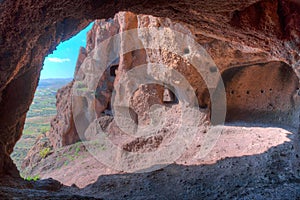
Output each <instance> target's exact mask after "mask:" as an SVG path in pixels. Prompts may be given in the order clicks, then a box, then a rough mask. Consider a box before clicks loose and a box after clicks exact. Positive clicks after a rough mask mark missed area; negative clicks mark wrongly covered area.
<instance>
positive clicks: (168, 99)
mask: <svg viewBox="0 0 300 200" xmlns="http://www.w3.org/2000/svg"><path fill="white" fill-rule="evenodd" d="M163 102H164V103H168V104H172V103H173V104H175V103H178V99H177V97H176V95H175V94H174V93H173V92H172V91H171V90H170V89H168V88H165V89H164V96H163Z"/></svg>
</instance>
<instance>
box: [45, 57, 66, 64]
mask: <svg viewBox="0 0 300 200" xmlns="http://www.w3.org/2000/svg"><path fill="white" fill-rule="evenodd" d="M47 60H48V61H49V62H54V63H64V62H70V61H71V60H70V58H47Z"/></svg>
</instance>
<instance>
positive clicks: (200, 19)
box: [0, 0, 300, 198]
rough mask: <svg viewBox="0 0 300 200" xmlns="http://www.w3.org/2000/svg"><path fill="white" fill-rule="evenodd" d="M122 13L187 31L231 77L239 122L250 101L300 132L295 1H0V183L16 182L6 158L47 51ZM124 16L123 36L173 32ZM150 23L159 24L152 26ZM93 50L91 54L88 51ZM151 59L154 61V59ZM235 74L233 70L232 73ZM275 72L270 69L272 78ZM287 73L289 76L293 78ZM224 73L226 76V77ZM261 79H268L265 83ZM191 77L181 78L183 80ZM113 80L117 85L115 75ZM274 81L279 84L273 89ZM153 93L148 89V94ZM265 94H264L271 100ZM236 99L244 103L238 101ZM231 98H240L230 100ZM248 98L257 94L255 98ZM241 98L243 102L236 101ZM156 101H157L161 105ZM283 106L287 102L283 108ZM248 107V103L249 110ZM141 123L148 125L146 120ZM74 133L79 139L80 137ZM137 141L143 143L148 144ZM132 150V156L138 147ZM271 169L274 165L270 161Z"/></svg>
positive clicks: (124, 62) (127, 63)
mask: <svg viewBox="0 0 300 200" xmlns="http://www.w3.org/2000/svg"><path fill="white" fill-rule="evenodd" d="M120 10H128V11H132V12H135V13H139V14H152V15H155V16H159V17H169V18H170V19H172V20H174V21H179V22H181V23H183V24H185V26H186V27H188V28H189V30H190V32H191V33H190V34H191V35H194V36H195V37H196V39H197V41H198V42H199V43H200V44H201V45H202V46H204V48H205V49H206V50H207V51H208V52H209V54H210V55H211V56H212V58H213V60H214V62H215V63H216V65H217V66H218V68H219V70H220V71H221V72H222V74H223V76H224V77H226V78H228V77H229V78H228V79H227V82H226V86H228V87H230V88H227V91H228V92H229V93H228V92H227V94H226V95H227V96H228V97H229V100H230V101H229V103H228V106H230V107H234V108H235V107H236V106H237V107H238V110H237V111H238V115H237V116H241V114H240V113H244V112H245V110H244V109H245V108H244V107H243V105H245V104H246V103H247V101H248V100H249V99H255V103H253V104H251V106H249V107H247V111H248V110H250V112H251V113H252V111H255V112H256V111H257V107H256V106H255V105H258V108H259V109H263V110H264V111H267V112H269V111H270V113H273V112H275V111H276V109H278V110H279V109H285V110H284V112H283V113H276V116H280V117H281V118H285V117H286V116H287V115H288V116H292V118H291V120H289V121H288V123H289V124H290V122H292V123H291V124H292V125H294V124H295V123H297V126H298V125H299V122H298V121H297V119H296V117H297V116H296V115H297V113H296V114H295V113H294V111H297V110H296V109H295V108H296V107H295V106H294V105H295V102H297V99H294V98H297V97H296V96H297V95H296V94H297V92H296V91H295V90H297V87H298V86H297V81H298V77H299V63H300V61H299V60H300V59H299V55H300V51H299V47H300V41H299V35H300V33H299V32H300V23H299V19H300V17H299V15H300V14H299V10H300V5H299V2H298V1H295V0H277V1H271V0H264V1H259V0H249V1H239V2H236V1H227V2H226V3H225V2H219V1H214V2H212V1H195V0H187V1H164V0H163V1H159V2H157V1H151V2H149V1H143V0H137V1H129V0H128V1H126V0H125V1H105V2H104V1H96V0H92V1H69V0H66V1H59V2H58V1H54V0H51V1H39V2H31V1H9V0H4V1H0V19H1V20H0V58H1V59H0V70H1V75H0V138H1V139H0V144H1V146H0V151H1V152H0V160H1V162H0V174H1V177H2V176H4V175H5V174H10V175H17V172H16V168H15V167H14V164H13V163H12V161H11V159H10V157H9V155H10V154H11V152H12V151H13V147H14V145H15V143H16V142H17V141H18V139H19V138H20V136H21V133H22V129H23V126H24V121H25V116H26V112H27V111H28V108H29V105H30V103H31V102H32V99H33V95H34V91H35V89H36V86H37V82H38V77H39V73H40V70H41V67H42V62H43V60H44V58H45V56H46V55H47V54H48V53H50V52H52V51H53V49H54V48H55V46H56V45H57V44H58V43H59V42H60V41H63V40H66V39H68V38H70V37H71V36H72V35H74V34H75V33H76V32H78V31H79V30H81V29H82V28H83V27H85V26H86V25H87V24H88V22H90V21H92V20H95V19H97V18H108V17H112V16H113V15H114V14H115V13H117V12H118V11H120ZM253 16H254V17H253ZM127 17H128V19H130V23H127V24H126V23H122V24H123V25H124V26H121V27H120V30H121V31H122V30H127V29H130V28H132V27H136V25H137V22H138V21H139V20H140V22H141V21H143V22H145V24H143V25H141V26H142V27H143V26H145V27H147V26H148V25H149V24H150V25H153V26H154V27H158V26H161V25H162V26H164V23H165V24H167V25H168V26H170V27H172V24H171V23H170V21H168V20H160V19H155V18H152V17H148V16H140V17H141V18H145V19H143V20H141V19H138V17H135V16H134V15H128V16H127ZM121 20H123V21H125V22H126V18H124V19H121V18H120V21H121ZM147 20H148V21H149V23H147ZM153 22H159V23H157V24H156V25H154V24H153ZM144 42H145V41H144ZM90 48H91V49H93V46H91V47H90ZM87 49H88V48H87ZM134 53H135V54H136V55H139V57H142V56H143V55H145V54H144V53H145V52H143V51H138V52H134ZM147 54H148V55H150V54H153V56H150V59H151V58H152V59H154V58H161V60H162V63H165V62H167V63H168V59H172V60H179V61H178V63H181V62H180V59H181V58H177V57H176V55H170V54H169V52H156V51H152V52H151V51H150V52H149V51H148V52H147ZM155 54H158V55H157V56H156V57H155ZM133 58H134V54H133V53H129V54H126V55H124V56H123V57H120V62H119V69H124V70H128V68H126V67H131V66H133V65H132V63H131V62H132V59H133ZM141 60H143V59H141ZM172 62H173V61H172ZM178 66H180V65H177V64H176V65H175V66H174V69H178V70H179V71H180V69H184V70H182V71H184V72H186V71H187V72H189V73H188V74H190V76H191V77H189V79H190V80H191V81H192V80H194V79H193V78H192V77H193V76H196V79H195V80H197V81H195V82H194V84H195V85H194V88H195V87H196V86H197V85H198V81H199V83H200V82H201V79H199V78H197V77H198V75H196V74H195V73H194V72H193V71H190V70H189V68H188V67H187V68H184V67H182V66H180V67H178ZM245 66H246V67H245ZM272 66H274V67H272ZM235 68H236V69H237V70H233V71H232V70H231V69H235ZM262 68H263V69H262ZM269 68H272V73H267V72H266V71H269V70H266V69H269ZM273 68H275V71H274V72H273ZM288 69H289V70H288ZM290 69H293V71H291V70H290ZM118 71H119V70H118ZM211 71H212V72H213V71H215V69H214V68H212V69H211ZM228 73H229V74H231V75H230V76H228ZM248 73H250V75H249V74H248ZM266 73H267V74H269V75H270V76H272V77H273V78H269V77H268V78H266ZM294 73H295V74H294ZM188 74H185V76H187V75H188ZM256 74H259V77H260V78H261V79H262V78H265V79H266V83H267V84H266V86H269V85H272V86H273V85H274V86H275V87H274V88H273V87H272V88H269V87H268V88H263V89H262V87H260V86H261V85H258V84H263V83H265V82H264V81H262V80H258V81H256V77H253V76H255V75H256ZM295 75H296V76H297V77H296V76H295ZM230 77H231V78H230ZM287 79H291V80H293V81H292V82H291V83H289V84H282V83H283V82H282V81H284V80H287ZM115 80H117V81H118V80H119V79H118V77H117V73H116V79H115ZM234 80H236V81H238V82H240V83H243V85H242V87H238V86H237V85H235V84H234ZM274 80H276V81H281V82H279V83H278V85H277V83H276V85H275V83H274ZM276 81H275V82H276ZM253 82H255V83H256V85H257V87H256V86H253V85H252V83H253ZM192 83H193V81H192ZM192 83H191V84H192ZM250 83H251V84H250ZM231 87H233V91H237V93H235V92H233V93H234V94H232V96H230V93H231ZM201 88H202V87H201ZM148 89H149V88H147V87H146V88H145V89H143V88H142V89H141V90H139V92H138V93H137V99H139V97H140V96H143V94H144V93H147V91H148ZM150 89H151V90H153V89H152V88H150ZM202 89H203V90H200V91H199V95H198V96H197V97H198V98H199V100H201V101H203V102H204V103H203V104H202V105H201V106H202V107H203V108H206V107H207V108H209V107H210V101H209V98H208V97H207V94H206V93H207V92H205V87H204V88H202ZM267 89H269V92H268V93H267ZM270 89H272V92H274V93H275V94H283V95H277V97H279V99H271V102H267V101H265V99H266V97H267V96H268V95H269V93H270V92H271V91H270ZM261 90H263V93H261ZM274 90H276V91H274ZM157 91H158V94H159V95H162V92H163V91H164V90H163V89H160V88H157ZM247 91H249V94H247ZM253 92H254V93H253ZM239 93H240V94H242V95H245V96H241V97H239V96H238V95H239ZM236 94H238V95H237V96H235V95H236ZM253 94H255V95H254V96H252V95H253ZM159 95H154V96H153V97H152V96H150V97H149V100H150V99H152V98H154V99H157V97H158V96H159ZM247 95H248V96H249V97H248V96H247ZM250 95H251V96H250ZM200 97H201V98H200ZM106 98H107V97H106ZM238 98H240V99H242V100H241V101H240V102H236V100H237V99H238ZM159 99H160V101H161V98H159ZM81 100H82V101H81V102H82V105H83V106H85V105H90V106H91V105H93V103H91V102H87V103H86V101H85V100H84V99H81ZM280 101H287V102H289V103H288V104H287V105H282V104H281V102H280ZM156 102H159V101H156ZM262 102H263V103H262ZM138 103H139V102H133V104H135V105H138V106H137V107H140V106H139V104H138ZM159 103H161V102H159ZM206 104H207V105H206ZM269 104H272V105H269ZM107 105H109V103H107ZM248 105H250V104H248V103H247V106H248ZM133 107H134V105H133ZM83 108H89V107H88V106H86V107H83ZM147 109H148V107H145V110H147ZM145 110H144V111H145ZM78 111H80V110H78ZM144 111H137V114H138V115H141V113H144ZM231 111H232V112H231V114H230V115H232V117H229V118H230V119H234V120H239V118H238V119H236V116H235V112H236V111H234V110H231ZM286 114H287V115H286ZM293 116H295V117H293ZM89 117H91V116H87V118H86V120H89ZM143 117H144V119H145V122H146V123H147V118H148V116H142V118H143ZM241 117H243V116H241ZM243 119H244V118H243ZM276 120H277V121H275V123H281V122H282V123H285V121H284V120H283V121H282V120H280V118H277V117H276ZM278 120H279V121H278ZM83 121H84V120H83ZM294 122H295V123H294ZM77 131H78V132H81V131H82V130H77ZM140 141H143V142H144V141H145V140H140ZM149 141H150V140H149ZM294 141H295V143H294V146H293V149H294V151H295V154H296V155H295V157H294V158H293V159H295V160H297V157H299V155H298V154H299V151H300V149H299V145H298V143H299V139H295V140H294ZM132 144H137V143H132ZM297 146H298V147H297ZM138 147H139V146H138ZM154 147H155V145H154ZM155 148H156V147H155ZM129 149H130V148H129ZM132 149H134V150H136V149H139V148H132ZM271 160H272V159H271ZM270 162H271V161H270ZM295 163H296V164H295ZM270 166H272V162H271V164H270ZM297 166H299V162H298V164H297V162H294V168H296V171H297V170H298V172H299V169H297V168H298V167H297ZM199 176H200V175H199ZM250 198H251V197H250Z"/></svg>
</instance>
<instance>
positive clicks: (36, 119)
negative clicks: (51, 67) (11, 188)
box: [12, 79, 71, 170]
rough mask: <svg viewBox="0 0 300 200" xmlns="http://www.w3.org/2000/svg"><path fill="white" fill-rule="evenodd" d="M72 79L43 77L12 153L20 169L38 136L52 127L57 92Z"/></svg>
mask: <svg viewBox="0 0 300 200" xmlns="http://www.w3.org/2000/svg"><path fill="white" fill-rule="evenodd" d="M70 81H71V79H41V80H40V82H39V85H38V88H37V90H36V93H35V96H34V99H33V102H32V104H31V106H30V109H29V111H28V113H27V118H26V123H25V126H24V130H23V135H22V137H21V139H20V140H19V141H18V143H17V144H16V146H15V148H14V152H13V153H12V158H13V160H14V162H15V164H16V165H17V167H18V169H19V170H20V166H21V163H22V161H23V159H24V158H25V157H26V155H27V152H28V151H29V150H30V148H31V147H32V146H33V144H34V142H35V140H36V138H37V137H38V136H39V135H40V134H44V133H45V132H47V131H48V130H49V129H50V121H51V119H52V118H53V116H54V115H56V105H55V102H56V98H55V95H56V92H57V90H58V89H59V88H61V87H63V86H64V85H66V84H67V83H68V82H70Z"/></svg>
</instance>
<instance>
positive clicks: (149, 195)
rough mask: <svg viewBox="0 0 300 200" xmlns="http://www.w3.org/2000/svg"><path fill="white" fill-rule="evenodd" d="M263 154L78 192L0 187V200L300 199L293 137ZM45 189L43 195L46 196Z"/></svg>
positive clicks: (111, 179) (117, 179)
mask: <svg viewBox="0 0 300 200" xmlns="http://www.w3.org/2000/svg"><path fill="white" fill-rule="evenodd" d="M295 134H296V133H293V134H289V135H287V136H286V137H288V140H289V141H286V142H283V143H282V144H279V145H277V146H274V147H271V148H269V149H268V150H267V151H265V152H263V153H260V154H255V155H247V156H241V157H227V158H224V159H221V160H218V161H217V162H216V163H213V164H203V165H190V166H185V165H178V164H171V165H169V166H167V167H165V168H163V169H161V170H158V171H154V172H148V173H128V174H113V175H102V176H99V177H98V179H97V181H96V182H95V183H93V184H90V185H88V186H86V187H85V188H83V189H78V188H76V187H65V186H64V187H62V188H60V189H59V190H57V189H54V190H55V191H52V192H50V191H49V189H47V187H46V188H45V187H44V188H43V187H39V184H43V183H45V181H46V182H47V180H40V181H37V182H34V183H32V184H33V185H35V186H34V188H37V189H13V188H9V187H0V191H1V192H0V197H1V195H2V197H7V198H9V197H26V198H29V197H30V198H31V199H33V198H36V199H38V198H50V199H56V198H57V199H59V198H64V199H81V198H82V199H87V198H88V197H91V198H93V197H94V198H100V199H300V179H299V178H296V177H295V176H294V175H293V167H296V168H298V170H299V168H300V167H299V162H297V160H296V158H295V155H294V147H293V142H294V137H295ZM50 188H51V187H50ZM45 189H46V190H48V191H45Z"/></svg>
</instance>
